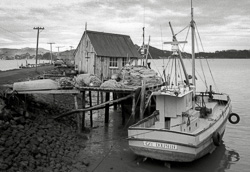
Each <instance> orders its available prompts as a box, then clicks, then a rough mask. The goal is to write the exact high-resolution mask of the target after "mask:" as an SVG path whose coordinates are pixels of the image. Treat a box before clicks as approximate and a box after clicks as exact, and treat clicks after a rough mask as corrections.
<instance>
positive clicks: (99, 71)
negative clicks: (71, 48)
mask: <svg viewBox="0 0 250 172" xmlns="http://www.w3.org/2000/svg"><path fill="white" fill-rule="evenodd" d="M74 57H75V69H76V70H77V71H78V72H79V73H90V74H94V75H96V76H97V77H99V78H100V79H101V80H106V79H109V78H110V77H111V76H112V74H114V73H117V72H118V70H119V69H121V68H122V67H123V66H125V65H126V64H127V63H128V62H132V61H134V62H133V63H134V64H135V65H137V62H138V59H139V58H140V54H139V53H138V52H137V49H136V47H135V45H134V43H133V42H132V40H131V38H130V36H128V35H120V34H113V33H104V32H96V31H89V30H85V32H84V33H83V36H82V38H81V40H80V42H79V44H78V46H77V48H76V50H75V52H74Z"/></svg>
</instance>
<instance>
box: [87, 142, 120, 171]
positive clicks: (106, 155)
mask: <svg viewBox="0 0 250 172" xmlns="http://www.w3.org/2000/svg"><path fill="white" fill-rule="evenodd" d="M114 146H115V144H113V145H112V146H111V147H110V149H109V151H108V152H107V153H106V154H105V156H104V157H103V158H102V160H101V161H100V162H99V163H98V164H97V166H96V167H95V168H94V169H93V170H92V172H94V171H95V170H96V169H97V168H98V167H99V166H100V165H101V163H102V162H103V161H104V160H105V159H106V158H107V157H108V155H109V153H110V152H111V151H112V149H113V148H114Z"/></svg>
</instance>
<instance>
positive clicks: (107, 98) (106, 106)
mask: <svg viewBox="0 0 250 172" xmlns="http://www.w3.org/2000/svg"><path fill="white" fill-rule="evenodd" d="M109 94H110V93H109V92H106V102H107V101H109V97H110V95H109ZM105 123H106V124H107V123H109V104H107V105H105Z"/></svg>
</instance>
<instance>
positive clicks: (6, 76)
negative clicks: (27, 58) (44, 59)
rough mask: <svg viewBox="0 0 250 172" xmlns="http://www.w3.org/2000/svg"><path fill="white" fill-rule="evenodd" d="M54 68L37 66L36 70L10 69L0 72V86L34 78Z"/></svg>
mask: <svg viewBox="0 0 250 172" xmlns="http://www.w3.org/2000/svg"><path fill="white" fill-rule="evenodd" d="M53 69H54V66H52V65H49V66H39V67H37V71H36V68H22V69H12V70H7V71H0V86H1V85H4V84H13V83H14V82H19V81H25V80H27V79H30V78H36V77H38V76H39V75H40V74H43V73H44V72H46V71H49V70H53Z"/></svg>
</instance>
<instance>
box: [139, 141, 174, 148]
mask: <svg viewBox="0 0 250 172" xmlns="http://www.w3.org/2000/svg"><path fill="white" fill-rule="evenodd" d="M143 145H144V146H148V147H157V148H165V149H177V145H173V144H166V143H158V142H147V141H143Z"/></svg>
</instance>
